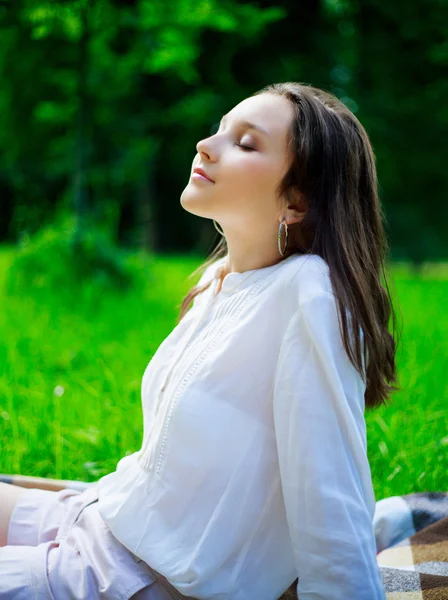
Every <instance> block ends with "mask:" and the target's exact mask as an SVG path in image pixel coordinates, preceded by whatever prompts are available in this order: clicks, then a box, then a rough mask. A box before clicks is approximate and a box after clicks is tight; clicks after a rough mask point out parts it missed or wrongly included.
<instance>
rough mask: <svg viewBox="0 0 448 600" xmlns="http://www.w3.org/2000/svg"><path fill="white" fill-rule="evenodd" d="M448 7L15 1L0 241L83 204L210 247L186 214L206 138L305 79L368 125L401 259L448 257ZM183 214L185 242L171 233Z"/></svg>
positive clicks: (1, 113)
mask: <svg viewBox="0 0 448 600" xmlns="http://www.w3.org/2000/svg"><path fill="white" fill-rule="evenodd" d="M267 4H271V6H266V5H267ZM447 9H448V2H446V1H445V0H427V1H426V2H425V4H424V9H422V4H421V3H416V2H414V3H412V2H406V1H405V0H397V2H394V3H385V2H383V1H381V0H370V1H369V2H361V3H359V2H355V0H323V1H322V2H320V3H319V2H314V3H312V2H311V3H310V2H308V3H300V2H297V0H285V1H284V2H282V3H277V4H276V3H272V2H271V3H260V2H256V1H255V0H253V1H248V2H239V1H238V0H170V2H169V3H168V2H166V1H165V0H139V1H138V2H115V1H112V0H95V2H93V1H92V0H71V1H70V2H66V1H63V0H14V2H12V1H10V2H4V3H1V5H0V214H1V215H2V219H1V220H0V241H2V240H9V241H15V240H17V239H18V238H19V237H20V236H23V235H25V233H26V232H28V234H30V233H31V234H32V233H33V232H34V231H36V230H37V229H39V227H40V226H41V225H43V224H45V223H48V222H51V221H52V215H53V212H54V209H55V208H57V207H58V206H59V205H61V204H63V203H65V202H66V199H67V198H70V199H71V205H72V207H73V211H74V212H75V213H76V214H77V216H80V215H83V214H96V215H99V216H101V213H102V211H105V212H107V211H108V210H109V209H108V207H109V206H111V205H113V206H116V207H117V212H118V213H119V216H120V217H121V220H120V223H121V225H120V227H121V230H120V231H119V230H118V229H117V230H116V235H115V238H114V239H115V241H116V242H118V243H124V240H126V239H136V238H138V239H140V240H142V239H144V240H145V246H146V248H150V249H157V250H160V249H162V250H164V251H172V250H173V249H176V250H177V249H179V248H181V247H184V248H185V247H190V248H191V247H194V245H195V244H196V243H198V240H202V241H201V242H200V243H201V244H202V246H204V247H202V248H200V249H199V250H200V251H201V252H205V251H206V250H207V247H208V243H209V237H208V236H206V235H203V231H201V229H205V228H206V227H208V225H209V223H208V224H204V220H201V219H195V220H193V219H191V217H190V216H189V215H185V211H182V210H173V207H176V206H177V207H178V202H179V192H180V190H181V189H182V187H183V186H185V184H186V182H187V177H188V173H189V170H190V168H191V162H192V160H193V157H194V155H195V145H196V143H197V141H198V140H199V139H201V138H203V137H205V136H207V135H209V134H210V133H211V130H212V127H213V125H214V124H215V123H216V122H217V121H219V119H220V117H221V116H222V114H223V113H224V112H227V111H228V110H229V109H230V108H231V107H232V106H233V105H234V104H236V103H237V102H239V101H241V100H242V99H243V98H245V97H246V96H247V95H249V94H251V93H253V92H254V91H255V90H257V89H259V88H261V87H262V86H264V85H265V84H267V83H272V82H276V81H288V80H291V81H302V82H305V83H311V84H314V85H317V86H320V87H323V88H324V89H327V90H329V91H330V92H332V93H334V94H335V95H336V96H338V97H339V98H340V99H341V100H342V101H343V102H344V103H345V104H346V105H347V106H348V107H349V108H350V109H351V110H353V111H354V112H355V113H356V114H357V116H358V117H359V119H360V121H361V122H362V123H363V125H364V126H365V127H366V130H367V132H368V134H369V136H370V138H371V141H372V144H373V147H374V151H375V155H376V158H377V166H378V174H379V182H380V192H381V198H382V201H383V203H384V204H385V209H386V210H385V214H386V215H387V218H388V222H389V224H390V232H389V233H390V236H391V242H392V243H391V245H392V253H393V256H394V258H400V259H401V258H405V259H410V260H413V261H414V262H415V263H419V262H421V261H422V260H430V259H432V260H434V259H437V257H439V256H443V255H447V254H448V246H447V239H448V236H447V232H446V223H447V221H448V212H447V211H448V204H447V203H446V190H447V187H448V171H447V170H446V169H445V163H444V141H445V138H444V136H443V135H441V134H440V132H441V131H444V130H445V129H446V123H447V115H448V111H447V108H446V103H445V102H444V99H445V97H446V95H447V91H448V87H447V85H448V84H447V78H446V76H445V71H446V66H447V64H448V53H447V43H446V39H447V31H446V23H448V12H447ZM414 57H419V59H418V60H416V59H415V58H414ZM37 74H38V76H37ZM428 198H429V200H428ZM422 199H425V202H422ZM168 220H169V222H170V224H171V227H172V235H170V236H162V235H161V234H160V232H161V231H164V228H165V223H166V222H167V221H168ZM177 238H179V240H178V239H177Z"/></svg>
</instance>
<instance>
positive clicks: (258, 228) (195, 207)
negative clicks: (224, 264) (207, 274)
mask: <svg viewBox="0 0 448 600" xmlns="http://www.w3.org/2000/svg"><path fill="white" fill-rule="evenodd" d="M293 116H294V112H293V107H292V105H291V103H290V102H289V100H287V99H286V98H284V97H282V96H277V95H275V94H269V93H263V94H260V95H258V96H253V97H249V98H246V99H245V100H243V101H242V102H240V103H239V104H237V105H236V106H235V107H234V108H233V109H232V110H231V111H230V112H228V113H227V114H226V115H225V116H224V118H223V119H222V121H221V123H220V127H219V130H218V131H217V133H215V134H214V135H212V136H210V137H208V138H206V139H203V140H201V141H200V142H198V144H197V146H196V148H197V151H198V154H197V155H196V156H195V157H194V160H193V165H192V169H191V177H190V180H189V182H188V184H187V186H186V187H185V189H184V190H183V192H182V195H181V199H180V202H181V205H182V206H183V208H185V210H187V211H189V212H191V213H193V214H195V215H198V216H201V217H206V218H210V219H215V220H216V221H217V222H218V223H219V224H220V225H221V226H222V227H223V228H224V230H225V233H226V235H227V234H228V233H241V234H244V235H247V233H248V231H250V232H252V233H254V234H257V235H264V234H266V233H269V232H272V231H274V232H276V231H277V228H278V225H279V220H280V219H279V217H281V208H280V209H279V203H278V200H277V199H276V194H275V190H276V187H277V185H278V184H279V182H280V180H281V179H282V177H283V175H284V174H285V173H286V170H287V168H288V166H289V161H290V157H289V155H288V154H287V137H288V130H289V127H290V124H291V121H292V119H293ZM196 168H201V169H203V171H205V173H206V175H207V176H208V177H209V178H211V179H212V180H213V182H212V181H208V180H206V179H203V178H201V177H199V176H197V175H195V174H194V169H196Z"/></svg>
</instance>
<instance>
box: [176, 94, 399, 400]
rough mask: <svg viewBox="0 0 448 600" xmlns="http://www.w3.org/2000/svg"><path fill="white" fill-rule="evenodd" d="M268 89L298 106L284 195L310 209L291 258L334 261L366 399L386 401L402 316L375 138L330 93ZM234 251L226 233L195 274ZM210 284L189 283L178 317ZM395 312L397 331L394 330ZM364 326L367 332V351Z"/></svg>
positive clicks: (296, 230) (298, 227)
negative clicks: (390, 265)
mask: <svg viewBox="0 0 448 600" xmlns="http://www.w3.org/2000/svg"><path fill="white" fill-rule="evenodd" d="M262 93H270V94H278V95H280V96H283V97H285V98H287V99H288V100H289V101H290V102H291V103H292V105H293V106H294V109H295V116H294V118H293V120H292V123H291V128H290V132H289V140H288V149H289V150H290V151H291V155H292V161H291V164H290V167H289V169H288V171H287V172H286V174H285V176H284V177H283V179H282V180H281V181H280V182H279V185H278V188H277V194H278V199H282V198H283V200H282V201H284V200H287V201H288V204H290V203H291V202H293V201H294V200H293V198H294V197H296V196H297V192H298V193H299V194H300V195H301V197H303V198H305V201H306V206H307V212H306V215H305V217H304V219H303V220H302V221H301V222H299V223H296V224H294V225H292V226H289V227H288V234H292V235H289V236H288V246H289V247H288V248H287V251H286V254H285V257H286V256H289V255H290V254H292V253H294V252H295V253H299V254H317V255H319V256H320V257H321V258H323V259H324V260H325V262H326V263H327V264H328V266H329V272H330V279H331V283H332V286H333V291H334V294H335V296H336V299H337V304H338V313H339V320H340V324H342V339H343V343H344V347H345V349H346V352H347V355H348V357H349V359H350V360H351V362H352V364H353V365H354V366H355V368H356V369H357V370H358V372H359V373H360V374H362V373H363V363H362V360H364V364H365V365H366V366H367V368H366V392H365V405H366V407H367V408H373V407H377V406H380V405H381V404H383V403H385V402H386V401H387V400H388V399H389V396H390V394H391V393H392V392H393V391H396V390H398V389H399V388H398V387H397V386H395V385H394V384H395V383H396V382H397V373H396V364H395V354H396V348H397V342H396V339H397V337H396V329H397V327H396V326H397V317H396V314H395V311H394V308H393V304H392V297H391V294H390V289H389V286H388V282H387V275H386V268H387V267H386V260H387V255H388V252H389V246H388V242H387V239H386V235H385V230H384V225H383V222H384V223H385V222H386V220H385V216H384V213H383V210H382V206H381V203H380V200H379V196H378V182H377V173H376V164H375V155H374V152H373V149H372V146H371V144H370V140H369V138H368V135H367V133H366V131H365V129H364V127H363V126H362V125H361V123H360V122H359V120H358V119H357V118H356V117H355V115H354V114H353V113H352V112H351V111H350V110H349V109H348V108H347V107H346V106H345V105H344V104H343V103H342V102H341V101H340V100H339V99H338V98H336V97H335V96H333V95H332V94H330V93H328V92H325V91H323V90H321V89H318V88H315V87H313V86H310V85H308V84H303V83H295V82H286V83H276V84H272V85H268V86H266V87H264V88H262V89H261V90H259V91H258V92H255V93H254V94H252V96H256V95H258V94H262ZM227 252H228V248H227V243H226V240H225V238H224V237H222V238H221V240H220V241H219V243H218V244H217V246H216V247H215V249H214V250H213V252H212V253H211V254H210V256H209V257H208V259H207V260H206V261H205V262H204V263H203V264H202V265H200V267H199V268H198V269H196V270H195V271H194V273H192V274H191V276H194V275H195V274H196V273H197V272H203V271H204V270H205V269H206V268H207V267H208V266H209V265H210V264H211V263H213V262H214V261H215V260H217V259H219V258H221V257H224V256H225V255H226V254H227ZM381 277H383V279H384V282H383V283H382V281H381ZM210 283H211V282H208V283H207V284H205V285H203V286H200V287H199V286H198V285H196V286H194V287H193V288H191V289H190V290H189V292H188V293H187V294H186V296H185V297H184V299H183V300H182V304H181V309H180V315H179V319H178V320H179V321H180V320H181V319H182V317H183V316H184V315H185V313H186V312H187V310H188V308H189V306H190V303H191V302H192V300H193V298H194V297H195V296H196V295H197V294H199V293H201V292H203V291H204V290H205V289H207V288H208V286H209V285H210ZM347 309H348V311H349V312H350V317H351V318H350V319H349V321H350V333H349V330H348V324H347V314H346V310H347ZM389 319H392V326H393V334H391V333H389V331H388V324H389ZM359 328H361V329H362V331H363V333H364V341H365V344H364V346H363V349H362V350H361V345H362V344H361V338H360V333H359ZM350 338H351V339H353V340H354V348H352V346H351V344H350V342H349V340H350Z"/></svg>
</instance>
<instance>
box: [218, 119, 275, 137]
mask: <svg viewBox="0 0 448 600" xmlns="http://www.w3.org/2000/svg"><path fill="white" fill-rule="evenodd" d="M225 120H226V116H225V115H224V117H223V118H222V119H221V120H220V122H219V125H223V124H224V121H225ZM239 125H240V126H241V127H246V129H255V130H256V131H260V132H261V133H264V134H265V135H267V136H269V133H268V132H267V131H266V129H264V128H263V127H260V125H256V124H255V123H251V121H240V122H239Z"/></svg>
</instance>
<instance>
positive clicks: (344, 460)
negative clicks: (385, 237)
mask: <svg viewBox="0 0 448 600" xmlns="http://www.w3.org/2000/svg"><path fill="white" fill-rule="evenodd" d="M364 390H365V383H364V381H363V379H362V378H361V376H360V375H359V373H358V372H357V371H356V369H355V368H354V366H353V365H352V364H351V363H350V361H349V358H348V356H347V353H346V352H345V349H344V347H343V344H342V337H341V334H340V331H339V323H338V315H337V306H336V301H335V297H334V296H333V295H332V294H330V293H328V292H322V293H320V294H319V295H317V296H314V297H312V298H311V299H308V300H306V301H305V302H304V303H301V304H300V306H298V310H297V313H296V314H295V315H294V316H293V317H292V318H291V321H290V323H289V325H288V328H287V330H286V333H285V336H284V338H283V340H282V345H281V350H280V354H279V362H278V366H277V371H276V377H275V383H274V422H275V431H276V438H277V447H278V458H279V467H280V475H281V481H282V489H283V495H284V502H285V510H286V516H287V520H288V525H289V530H290V535H291V543H292V549H293V552H294V559H295V564H296V567H297V576H298V584H297V595H298V597H299V598H300V600H348V599H350V600H351V599H355V598H356V600H384V599H385V594H384V588H383V585H382V580H381V573H380V570H379V567H378V565H377V561H376V544H375V536H374V530H373V524H372V520H373V514H374V510H375V497H374V493H373V488H372V481H371V473H370V467H369V463H368V459H367V453H366V440H365V420H364Z"/></svg>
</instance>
